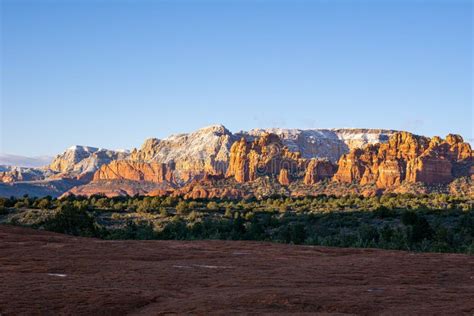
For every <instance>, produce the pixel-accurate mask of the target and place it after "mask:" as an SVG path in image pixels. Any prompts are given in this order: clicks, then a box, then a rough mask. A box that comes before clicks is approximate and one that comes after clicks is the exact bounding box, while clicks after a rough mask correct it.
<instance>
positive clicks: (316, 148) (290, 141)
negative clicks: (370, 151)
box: [240, 128, 396, 163]
mask: <svg viewBox="0 0 474 316" xmlns="http://www.w3.org/2000/svg"><path fill="white" fill-rule="evenodd" d="M395 132H396V131H393V130H384V129H363V128H362V129H361V128H339V129H307V130H302V129H285V128H268V129H252V130H250V131H249V132H241V133H240V135H241V136H243V137H245V138H246V139H247V140H253V139H254V138H255V137H259V136H262V135H264V134H269V133H270V134H275V135H277V136H278V137H280V139H281V141H282V143H283V145H284V146H286V147H287V148H288V149H289V150H290V151H293V152H300V153H301V157H302V158H306V159H311V158H323V159H328V160H330V161H331V162H333V163H336V162H337V161H338V160H339V158H340V157H341V156H342V155H343V154H346V153H348V152H349V151H350V150H352V149H355V148H362V147H365V146H366V145H369V144H376V143H383V142H386V141H388V139H389V137H390V136H391V135H392V134H394V133H395Z"/></svg>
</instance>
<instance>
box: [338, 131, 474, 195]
mask: <svg viewBox="0 0 474 316" xmlns="http://www.w3.org/2000/svg"><path fill="white" fill-rule="evenodd" d="M472 162H473V159H472V150H471V147H470V145H469V144H468V143H464V141H463V139H462V137H461V136H459V135H448V136H447V137H446V140H442V139H441V138H439V137H433V138H432V139H430V138H427V137H423V136H417V135H413V134H411V133H408V132H399V133H395V134H394V135H392V136H391V137H390V139H389V141H388V142H387V143H381V144H376V145H369V146H366V147H365V148H363V149H360V148H358V149H354V150H352V151H351V152H350V153H348V154H346V155H344V156H342V157H341V159H340V160H339V163H338V171H337V173H336V174H335V176H334V179H335V180H336V181H340V182H356V183H359V184H361V185H365V184H370V183H375V184H376V185H377V187H378V188H392V187H395V186H399V185H401V183H402V182H403V181H406V182H408V183H415V182H421V183H425V184H447V183H449V182H451V181H453V180H454V178H455V177H459V176H467V175H468V173H469V169H470V168H471V166H472Z"/></svg>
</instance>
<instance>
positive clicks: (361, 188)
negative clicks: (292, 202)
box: [0, 125, 474, 198]
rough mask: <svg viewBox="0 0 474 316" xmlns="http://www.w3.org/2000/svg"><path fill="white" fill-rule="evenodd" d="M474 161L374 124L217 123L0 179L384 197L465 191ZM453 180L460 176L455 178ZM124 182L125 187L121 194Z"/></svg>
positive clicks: (438, 142)
mask: <svg viewBox="0 0 474 316" xmlns="http://www.w3.org/2000/svg"><path fill="white" fill-rule="evenodd" d="M473 161H474V157H473V152H472V149H471V146H470V145H469V144H468V143H466V142H464V141H463V139H462V137H461V136H459V135H453V134H450V135H447V136H446V138H445V139H441V138H440V137H433V138H428V137H423V136H417V135H414V134H411V133H408V132H395V131H392V130H373V129H331V130H330V129H325V130H323V129H312V130H297V129H256V130H251V131H249V132H239V133H236V134H232V133H231V132H230V131H228V130H227V129H226V128H225V127H224V126H222V125H214V126H209V127H206V128H203V129H200V130H197V131H195V132H192V133H188V134H179V135H173V136H170V137H168V138H165V139H156V138H150V139H148V140H146V141H145V143H144V144H143V145H142V146H141V148H140V149H134V150H133V151H132V152H127V151H112V150H106V149H99V148H94V147H86V146H73V147H71V148H69V149H67V150H66V151H65V152H64V153H62V154H60V155H58V156H56V157H55V159H54V160H53V161H52V163H51V164H50V165H49V166H47V167H43V168H16V167H10V166H7V167H2V166H0V182H1V184H2V185H3V192H15V194H17V192H18V194H19V195H23V194H38V192H41V194H42V192H45V190H48V188H50V187H54V190H51V195H54V196H58V195H60V194H62V193H64V191H66V190H70V189H71V188H72V187H74V186H77V187H76V188H75V189H74V190H71V192H73V193H80V194H82V193H83V194H94V193H100V192H105V193H106V194H110V195H120V194H130V193H134V194H135V193H138V194H150V195H168V194H172V195H179V196H185V197H206V198H209V197H224V198H236V197H243V196H245V197H247V196H252V194H253V195H254V196H266V195H269V194H270V195H271V194H282V195H285V194H286V195H291V194H296V195H304V194H309V195H311V194H313V193H314V194H323V193H325V192H327V193H328V194H364V195H379V194H381V193H382V192H386V191H387V192H401V193H402V192H412V191H413V190H416V192H429V191H430V190H431V189H430V186H432V185H433V188H434V187H435V186H434V185H440V186H443V187H444V190H445V192H448V186H449V187H450V188H452V189H449V190H450V191H452V192H471V191H472V190H469V189H466V188H467V187H469V186H470V185H472V183H473V181H474V166H473ZM459 179H462V180H459ZM323 180H325V181H323ZM332 180H334V181H332ZM455 180H459V181H456V182H455V183H454V184H453V182H454V181H455ZM63 183H64V185H63ZM125 184H126V188H127V189H126V190H122V191H121V189H120V185H123V186H125ZM352 184H354V185H352ZM451 184H452V185H451ZM80 186H82V187H80ZM105 186H107V187H105ZM145 187H146V189H144V188H145ZM22 190H24V191H22ZM62 190H64V191H62ZM58 192H59V193H58Z"/></svg>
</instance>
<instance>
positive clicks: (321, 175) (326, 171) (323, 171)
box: [304, 159, 337, 185]
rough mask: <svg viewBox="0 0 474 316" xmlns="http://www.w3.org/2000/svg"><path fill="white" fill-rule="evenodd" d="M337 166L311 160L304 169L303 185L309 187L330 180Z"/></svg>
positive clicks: (319, 160) (328, 162)
mask: <svg viewBox="0 0 474 316" xmlns="http://www.w3.org/2000/svg"><path fill="white" fill-rule="evenodd" d="M336 169H337V166H336V165H334V164H333V163H331V162H330V161H329V160H321V159H311V160H310V161H309V163H308V165H307V167H306V172H305V175H304V184H306V185H311V184H315V183H316V182H318V181H321V180H324V179H329V178H331V177H332V176H333V175H334V173H335V172H336Z"/></svg>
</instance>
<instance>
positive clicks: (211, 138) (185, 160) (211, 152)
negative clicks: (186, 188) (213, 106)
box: [130, 125, 236, 183]
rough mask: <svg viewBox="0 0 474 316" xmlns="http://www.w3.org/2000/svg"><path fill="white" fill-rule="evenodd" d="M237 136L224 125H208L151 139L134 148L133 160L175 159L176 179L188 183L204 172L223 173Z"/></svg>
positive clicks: (162, 160) (159, 161) (160, 161)
mask: <svg viewBox="0 0 474 316" xmlns="http://www.w3.org/2000/svg"><path fill="white" fill-rule="evenodd" d="M235 140H236V138H235V136H234V135H233V134H232V133H231V132H229V131H228V130H227V129H226V128H225V127H224V126H222V125H215V126H209V127H206V128H202V129H200V130H198V131H196V132H193V133H190V134H179V135H173V136H170V137H168V138H165V139H163V140H159V139H156V138H152V139H148V140H146V141H145V143H144V144H143V146H142V147H141V148H140V150H134V151H132V153H131V156H130V160H132V161H138V162H155V163H165V164H169V163H173V164H174V166H175V168H174V171H173V174H174V178H175V180H176V181H177V182H180V183H185V182H187V181H189V180H192V179H193V178H194V177H196V176H199V175H202V174H204V173H207V174H215V175H217V174H224V173H225V172H226V170H227V167H228V163H229V155H230V147H231V146H232V143H233V142H234V141H235Z"/></svg>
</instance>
